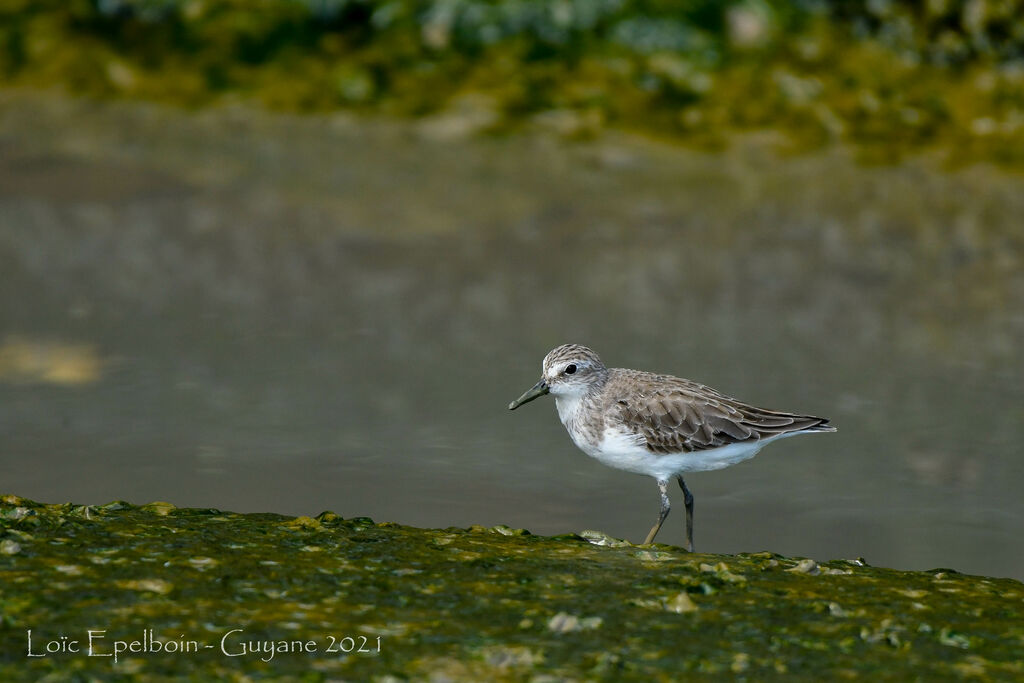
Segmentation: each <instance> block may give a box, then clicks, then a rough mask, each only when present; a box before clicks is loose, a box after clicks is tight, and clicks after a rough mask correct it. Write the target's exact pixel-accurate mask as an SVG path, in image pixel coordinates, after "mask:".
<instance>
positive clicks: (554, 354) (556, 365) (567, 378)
mask: <svg viewBox="0 0 1024 683" xmlns="http://www.w3.org/2000/svg"><path fill="white" fill-rule="evenodd" d="M606 372H607V368H605V366H604V363H602V362H601V357H600V356H598V355H597V354H596V353H594V351H593V350H591V349H589V348H587V347H586V346H582V345H580V344H563V345H562V346H558V347H555V348H554V349H552V350H551V351H550V352H549V353H548V355H546V356H544V362H543V363H542V364H541V375H542V377H543V379H544V381H545V382H547V384H548V386H549V387H550V388H551V392H552V393H555V394H557V393H559V391H558V389H559V387H562V386H567V385H585V384H589V383H591V382H593V381H595V380H596V379H598V378H600V377H603V376H604V375H605V373H606Z"/></svg>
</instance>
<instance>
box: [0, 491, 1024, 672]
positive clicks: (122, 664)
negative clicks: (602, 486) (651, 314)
mask: <svg viewBox="0 0 1024 683" xmlns="http://www.w3.org/2000/svg"><path fill="white" fill-rule="evenodd" d="M0 534H2V539H3V540H2V543H3V546H2V550H3V552H2V553H0V572H2V575H3V579H4V580H3V582H2V584H0V642H3V647H2V649H0V677H3V679H4V680H41V679H44V678H46V677H48V676H50V677H52V678H55V679H59V680H88V679H93V678H102V679H103V680H116V679H124V680H131V679H140V680H141V679H145V680H170V679H172V678H173V679H175V680H182V679H185V680H211V679H223V680H242V679H243V678H245V677H246V676H249V677H251V676H258V677H266V676H274V677H278V678H280V679H283V680H304V681H317V680H327V679H337V678H339V677H343V678H345V679H347V680H369V679H374V678H377V679H380V680H404V679H425V678H429V677H442V678H445V679H451V680H524V679H529V678H532V677H535V676H537V675H540V674H543V675H546V676H553V677H555V678H559V677H565V678H573V679H578V678H588V679H595V678H596V679H601V678H609V679H611V678H627V679H629V678H632V679H637V680H640V679H643V680H674V679H677V678H678V677H679V676H680V675H681V674H682V673H686V672H692V673H711V674H741V675H744V676H750V677H753V678H764V677H766V676H773V675H777V674H783V673H785V674H788V675H797V676H802V677H806V678H811V677H816V678H819V679H820V678H836V677H840V676H844V677H856V676H868V675H870V676H881V677H883V678H889V679H907V678H923V679H936V678H949V677H963V676H971V675H978V676H986V677H991V678H1010V677H1021V676H1024V664H1022V662H1024V585H1022V584H1021V583H1020V582H1017V581H1014V580H1010V579H995V578H984V577H977V576H966V575H962V574H958V573H957V572H955V571H952V570H948V569H942V570H933V571H927V572H904V571H894V570H889V569H880V568H874V567H869V566H866V565H865V564H864V563H863V562H862V561H860V560H853V561H845V560H837V561H831V562H824V563H821V564H819V563H816V562H814V561H812V560H806V559H805V560H795V559H790V558H785V557H781V556H779V555H775V554H772V553H767V552H763V553H755V554H745V555H737V556H714V555H703V554H690V553H686V552H685V551H683V550H681V549H679V548H675V547H671V546H664V545H657V546H653V547H640V546H634V545H631V544H629V543H625V542H622V541H617V540H616V539H610V538H608V537H607V536H604V535H603V534H599V533H597V532H585V533H584V534H582V535H580V536H577V535H565V536H560V537H555V538H545V537H539V536H534V535H531V534H529V532H526V531H524V530H521V529H509V528H508V527H495V528H491V529H486V528H483V527H471V528H469V529H457V528H450V529H416V528H412V527H405V526H400V525H397V524H391V523H384V524H377V523H374V522H373V521H372V520H370V519H367V518H353V519H342V518H341V517H339V516H337V515H335V514H333V513H330V512H325V513H322V514H321V515H319V516H317V517H316V518H310V517H298V518H292V517H284V516H281V515H274V514H246V515H242V514H235V513H228V512H221V511H219V510H212V509H210V510H198V509H178V508H175V507H174V506H173V505H171V504H168V503H152V504H149V505H143V506H133V505H129V504H126V503H123V502H115V503H111V504H108V505H102V506H75V505H69V504H65V505H43V504H39V503H35V502H32V501H28V500H25V499H23V498H18V497H16V496H5V497H4V498H3V499H2V502H0ZM29 630H31V632H32V633H31V637H32V645H31V648H32V649H31V652H32V654H33V655H45V656H32V657H29V656H28V654H29V644H28V631H29ZM90 631H92V637H93V643H92V644H93V646H94V648H93V652H94V656H88V652H87V646H88V642H89V641H88V639H89V633H90ZM71 641H78V643H79V646H78V649H79V651H78V652H69V651H55V652H51V653H47V651H46V648H47V644H48V643H56V645H53V646H52V647H54V648H57V649H59V648H60V647H61V646H62V645H61V644H63V646H66V645H67V643H69V642H71ZM193 643H194V649H190V647H192V645H191V644H193ZM133 647H134V649H135V651H134V652H133V651H132V648H133ZM115 649H117V650H118V653H117V654H118V657H117V659H118V661H117V662H116V663H115V662H114V661H113V659H114V658H113V657H112V656H111V657H103V656H99V655H102V654H113V653H114V651H115ZM154 650H158V651H154Z"/></svg>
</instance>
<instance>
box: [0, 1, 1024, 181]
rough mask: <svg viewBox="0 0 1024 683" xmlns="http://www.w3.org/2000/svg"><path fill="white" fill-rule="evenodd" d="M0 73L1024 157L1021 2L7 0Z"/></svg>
mask: <svg viewBox="0 0 1024 683" xmlns="http://www.w3.org/2000/svg"><path fill="white" fill-rule="evenodd" d="M0 83H6V84H9V85H24V86H35V87H38V86H63V87H66V88H68V89H70V90H72V91H74V92H77V93H86V94H89V95H94V96H101V97H108V96H131V97H142V98H150V99H158V100H161V101H169V102H173V103H180V104H186V105H197V104H202V103H208V102H215V101H223V100H225V99H234V98H243V99H247V100H255V101H258V102H262V103H264V104H266V105H267V106H270V107H273V108H276V109H283V110H291V111H322V110H330V109H336V108H349V109H355V110H361V111H370V112H382V113H387V114H398V115H423V114H430V113H437V112H444V111H455V112H462V113H463V114H464V118H465V119H466V120H467V121H468V122H469V123H468V124H467V125H469V126H470V127H472V128H473V129H475V130H476V129H480V130H492V131H500V130H504V129H507V128H509V127H514V126H518V125H521V124H523V123H530V122H536V123H540V124H543V125H550V126H553V127H555V128H556V129H557V130H559V131H561V132H562V133H564V134H567V135H570V136H579V135H590V134H593V133H595V132H596V131H598V130H600V129H601V128H602V127H604V126H607V125H613V126H617V127H624V128H629V129H634V130H640V131H644V132H648V133H653V134H656V135H664V136H668V137H672V138H674V139H679V140H683V141H687V142H690V143H694V144H700V145H715V144H717V143H720V142H722V141H723V140H724V139H725V138H726V137H728V135H729V133H730V132H731V131H733V130H736V129H751V128H766V127H767V128H775V129H779V130H781V131H782V132H784V133H786V134H787V137H788V139H789V140H790V141H791V144H792V145H793V146H794V148H796V149H800V148H806V147H809V146H817V145H821V144H825V143H828V142H830V141H849V142H854V143H856V144H857V146H858V148H859V149H860V150H862V151H863V152H864V154H865V155H866V156H868V157H870V158H875V159H879V160H888V159H892V158H893V157H895V156H898V155H900V154H902V153H903V152H906V151H908V150H919V149H922V148H926V147H933V146H937V147H939V148H940V149H941V150H943V152H945V153H946V156H947V158H948V159H950V160H951V161H957V162H963V161H974V160H994V161H998V162H1002V163H1006V164H1016V165H1019V164H1021V163H1024V0H1000V1H997V0H931V1H929V2H926V3H918V2H910V1H909V0H856V1H854V2H840V1H838V0H832V1H829V0H821V1H819V2H812V1H810V0H805V1H801V2H793V1H790V2H786V1H783V0H730V1H728V2H714V1H712V0H560V1H558V2H542V1H540V0H497V1H483V0H394V1H392V2H374V1H370V0H261V1H260V2H256V3H254V2H243V1H242V0H70V1H65V0H60V1H58V0H8V1H7V2H5V3H4V4H3V7H2V8H0Z"/></svg>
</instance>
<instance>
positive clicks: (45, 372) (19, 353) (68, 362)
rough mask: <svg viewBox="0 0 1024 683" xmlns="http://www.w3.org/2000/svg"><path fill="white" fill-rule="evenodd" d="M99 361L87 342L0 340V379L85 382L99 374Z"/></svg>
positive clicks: (49, 382)
mask: <svg viewBox="0 0 1024 683" xmlns="http://www.w3.org/2000/svg"><path fill="white" fill-rule="evenodd" d="M101 368H102V362H101V361H100V358H99V355H97V353H96V350H95V349H94V348H93V347H92V346H89V345H87V344H77V345H76V344H65V343H61V342H52V341H38V340H27V339H21V338H18V337H9V338H7V339H6V340H4V341H3V342H0V382H14V383H25V384H29V383H36V382H38V383H44V384H60V385H77V384H89V383H91V382H95V381H96V380H98V379H99V378H100V370H101Z"/></svg>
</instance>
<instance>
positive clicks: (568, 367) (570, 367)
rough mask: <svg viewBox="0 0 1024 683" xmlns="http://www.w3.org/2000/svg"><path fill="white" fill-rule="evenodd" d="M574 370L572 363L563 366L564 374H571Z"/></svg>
mask: <svg viewBox="0 0 1024 683" xmlns="http://www.w3.org/2000/svg"><path fill="white" fill-rule="evenodd" d="M574 372H576V366H575V365H574V364H572V363H570V364H569V365H566V366H565V374H567V375H571V374H573V373H574Z"/></svg>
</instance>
